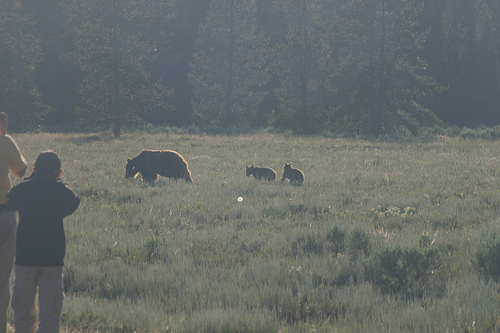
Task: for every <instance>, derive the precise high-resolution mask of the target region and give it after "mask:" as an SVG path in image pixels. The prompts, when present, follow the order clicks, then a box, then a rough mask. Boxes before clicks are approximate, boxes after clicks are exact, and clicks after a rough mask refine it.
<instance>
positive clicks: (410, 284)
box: [10, 133, 500, 333]
mask: <svg viewBox="0 0 500 333" xmlns="http://www.w3.org/2000/svg"><path fill="white" fill-rule="evenodd" d="M13 136H14V138H15V140H16V141H17V142H18V144H19V146H20V148H21V149H22V151H23V153H24V154H25V156H26V157H27V159H28V161H29V162H30V165H32V164H33V162H34V159H35V158H36V156H37V154H38V153H39V152H40V151H42V150H46V149H52V150H54V151H56V152H58V153H59V154H60V157H61V159H62V163H63V169H64V171H63V174H62V178H63V180H64V181H65V182H66V183H68V184H69V185H70V186H71V187H72V188H73V189H74V190H75V191H76V192H77V194H78V195H79V196H80V198H81V200H82V201H81V206H80V208H79V209H78V211H77V212H76V213H75V214H73V215H72V216H70V217H68V218H66V219H65V227H66V237H67V255H66V260H65V264H66V265H65V270H64V274H65V290H66V298H65V303H64V308H63V320H62V325H63V327H64V332H138V333H140V332H492V331H500V296H499V295H500V294H499V287H500V285H499V284H498V278H499V277H500V264H499V261H500V259H499V258H500V223H499V222H500V221H499V217H500V215H499V214H500V177H499V176H500V160H499V157H500V144H499V143H498V142H496V141H486V140H461V139H458V138H447V137H436V138H432V139H429V140H420V141H408V142H375V141H361V140H347V139H328V138H321V137H287V136H283V135H275V134H256V135H241V136H202V135H189V134H169V133H126V134H124V135H123V136H122V137H121V138H120V139H117V140H115V139H113V138H112V137H109V136H108V135H106V134H43V133H40V134H16V135H13ZM142 149H171V150H175V151H177V152H179V153H180V154H181V155H183V156H184V158H185V159H186V160H187V161H188V162H189V169H190V171H191V173H192V177H193V181H194V182H193V183H192V184H186V183H185V182H183V181H179V182H176V181H169V180H167V179H166V178H162V177H160V178H159V179H158V180H157V182H156V186H154V187H150V186H147V185H146V184H144V183H143V182H142V181H141V179H140V177H138V178H136V179H128V180H127V179H125V178H124V175H125V165H126V160H127V158H132V157H134V156H136V155H137V154H138V153H139V152H140V151H141V150H142ZM285 162H292V165H293V166H294V167H296V168H299V169H301V170H302V171H303V172H304V174H305V182H304V184H303V185H302V186H293V185H291V184H289V183H287V182H286V183H281V182H280V181H279V180H280V179H281V176H282V173H283V164H284V163H285ZM251 164H255V165H256V166H267V167H271V168H273V169H274V170H276V172H277V174H278V181H276V182H274V183H268V182H262V181H256V180H255V179H254V178H253V177H252V176H251V177H246V175H245V165H251ZM16 182H18V181H17V180H16ZM10 318H11V319H12V313H11V312H10Z"/></svg>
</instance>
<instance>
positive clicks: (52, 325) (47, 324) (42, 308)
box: [12, 265, 64, 333]
mask: <svg viewBox="0 0 500 333" xmlns="http://www.w3.org/2000/svg"><path fill="white" fill-rule="evenodd" d="M15 273H16V278H15V280H14V291H13V293H12V309H14V327H15V329H16V333H33V332H38V333H57V332H59V326H60V322H61V310H62V305H63V298H64V291H63V267H62V266H59V267H47V266H42V267H36V266H20V265H16V269H15ZM37 287H38V307H39V318H38V331H37V325H36V305H35V299H36V294H37Z"/></svg>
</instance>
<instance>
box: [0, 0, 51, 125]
mask: <svg viewBox="0 0 500 333" xmlns="http://www.w3.org/2000/svg"><path fill="white" fill-rule="evenodd" d="M32 27H33V22H32V21H31V20H30V17H29V16H28V15H26V13H25V11H24V8H23V6H22V4H21V2H20V1H18V0H3V1H1V2H0V36H2V38H0V104H1V109H2V111H5V112H7V113H9V117H10V128H11V129H12V130H16V129H17V130H21V129H27V128H30V127H32V126H34V125H36V124H38V123H39V121H40V119H42V117H43V116H44V114H46V113H47V112H48V111H49V108H48V107H47V106H46V105H43V104H42V103H41V102H40V92H39V91H38V90H37V87H36V85H35V83H34V81H33V72H34V69H35V65H36V63H37V62H39V61H40V59H41V52H40V43H39V41H38V40H37V39H36V38H35V36H34V34H33V29H32Z"/></svg>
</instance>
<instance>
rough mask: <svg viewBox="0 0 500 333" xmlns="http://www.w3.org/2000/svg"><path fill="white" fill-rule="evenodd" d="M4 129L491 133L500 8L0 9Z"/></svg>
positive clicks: (27, 1)
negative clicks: (449, 129) (477, 129)
mask: <svg viewBox="0 0 500 333" xmlns="http://www.w3.org/2000/svg"><path fill="white" fill-rule="evenodd" d="M0 34H1V37H2V38H1V39H0V106H1V108H2V110H4V111H6V112H8V113H9V115H10V118H11V127H12V128H13V129H15V130H30V129H33V128H35V127H37V126H41V125H43V126H46V127H47V128H53V129H57V128H59V129H68V128H75V124H77V128H78V129H80V130H81V129H95V128H109V129H112V130H113V132H114V135H115V136H119V135H120V133H121V131H122V129H123V127H124V126H129V125H133V124H141V123H142V124H148V123H151V124H154V125H168V126H179V127H189V126H193V125H194V126H197V127H200V128H205V129H211V130H217V129H228V128H234V129H241V128H268V127H272V128H276V129H283V130H293V131H294V132H298V133H318V132H330V133H335V134H338V135H353V134H355V135H363V136H370V137H379V136H381V135H391V134H395V133H411V134H417V133H418V132H419V130H420V129H421V128H423V127H427V126H436V125H437V126H440V125H443V124H451V125H457V126H469V127H474V126H479V125H496V124H499V123H500V112H499V111H500V3H499V2H498V0H237V1H236V0H211V1H206V0H161V1H160V0H120V1H117V0H2V1H1V2H0Z"/></svg>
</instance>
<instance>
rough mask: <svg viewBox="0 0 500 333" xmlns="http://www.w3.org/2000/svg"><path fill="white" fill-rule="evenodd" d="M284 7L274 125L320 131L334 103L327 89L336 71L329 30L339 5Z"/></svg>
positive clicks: (317, 1) (298, 1)
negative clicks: (331, 102) (332, 58)
mask: <svg viewBox="0 0 500 333" xmlns="http://www.w3.org/2000/svg"><path fill="white" fill-rule="evenodd" d="M281 6H282V11H283V13H284V22H285V31H286V34H285V39H284V40H283V42H282V43H279V44H276V45H275V47H274V52H275V57H274V58H275V59H277V61H276V62H275V63H274V64H273V65H274V67H273V72H275V73H277V75H278V77H279V81H280V85H279V87H278V88H277V89H276V92H277V96H278V98H279V100H280V111H279V113H278V114H277V115H276V117H275V119H274V125H275V126H277V127H284V128H293V129H295V130H298V131H300V132H313V131H317V130H319V129H321V128H323V127H324V125H325V118H326V116H327V115H326V112H327V110H328V104H329V102H330V100H329V98H328V95H329V92H328V90H327V87H326V85H325V83H326V82H325V80H326V78H327V77H328V76H329V75H330V73H331V70H332V67H331V64H330V60H331V54H329V51H331V49H330V48H329V46H330V45H331V40H330V37H331V36H330V35H329V33H328V30H327V27H328V24H329V22H330V21H331V20H333V19H334V18H335V17H334V14H335V12H334V11H333V9H334V8H335V3H332V2H329V1H323V0H314V1H306V0H293V1H286V2H282V3H281Z"/></svg>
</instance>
